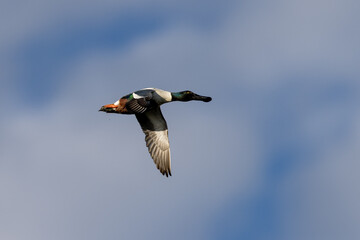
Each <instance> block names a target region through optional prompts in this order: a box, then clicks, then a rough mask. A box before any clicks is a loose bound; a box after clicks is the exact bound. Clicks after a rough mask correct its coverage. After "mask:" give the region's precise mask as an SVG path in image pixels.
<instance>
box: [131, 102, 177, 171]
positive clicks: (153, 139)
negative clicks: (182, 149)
mask: <svg viewBox="0 0 360 240" xmlns="http://www.w3.org/2000/svg"><path fill="white" fill-rule="evenodd" d="M135 116H136V118H137V120H138V122H139V123H140V126H141V128H142V130H143V132H144V133H145V141H146V146H147V147H148V150H149V153H150V155H151V157H152V159H153V160H154V163H155V164H156V167H157V168H158V169H159V170H160V172H161V173H162V174H163V175H166V176H167V177H168V175H170V176H171V159H170V144H169V137H168V129H167V124H166V121H165V119H164V116H163V115H162V113H161V110H160V107H156V108H153V109H151V110H149V111H147V112H144V113H142V114H136V115H135Z"/></svg>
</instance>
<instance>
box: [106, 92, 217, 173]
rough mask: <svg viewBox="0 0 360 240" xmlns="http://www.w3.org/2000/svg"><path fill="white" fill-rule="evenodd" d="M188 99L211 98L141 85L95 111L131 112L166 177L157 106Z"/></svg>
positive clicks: (166, 148)
mask: <svg viewBox="0 0 360 240" xmlns="http://www.w3.org/2000/svg"><path fill="white" fill-rule="evenodd" d="M191 100H199V101H203V102H210V101H211V97H206V96H200V95H198V94H195V93H193V92H191V91H182V92H168V91H164V90H161V89H157V88H144V89H141V90H139V91H136V92H133V93H130V94H128V95H126V96H124V97H122V98H120V99H119V100H117V101H116V102H115V103H113V104H108V105H104V106H102V107H101V108H100V110H99V111H103V112H106V113H120V114H135V116H136V119H137V120H138V122H139V123H140V126H141V128H142V130H143V132H144V133H145V141H146V146H147V147H148V150H149V153H150V155H151V157H152V159H153V160H154V163H155V164H156V167H157V168H158V169H159V170H160V172H161V173H162V174H163V175H166V177H168V175H170V176H171V160H170V145H169V138H168V128H167V124H166V121H165V119H164V116H163V115H162V113H161V110H160V105H162V104H164V103H168V102H173V101H182V102H187V101H191Z"/></svg>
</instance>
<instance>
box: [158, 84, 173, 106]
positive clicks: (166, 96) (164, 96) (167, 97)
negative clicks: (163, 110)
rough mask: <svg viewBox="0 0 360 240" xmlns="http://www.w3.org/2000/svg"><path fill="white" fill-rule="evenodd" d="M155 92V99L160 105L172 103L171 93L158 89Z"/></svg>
mask: <svg viewBox="0 0 360 240" xmlns="http://www.w3.org/2000/svg"><path fill="white" fill-rule="evenodd" d="M154 90H155V93H154V94H153V98H154V100H155V101H156V102H157V103H158V104H163V103H167V102H171V100H172V96H171V92H168V91H164V90H161V89H156V88H155V89H154Z"/></svg>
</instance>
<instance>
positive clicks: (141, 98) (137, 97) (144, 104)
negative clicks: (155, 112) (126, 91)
mask: <svg viewBox="0 0 360 240" xmlns="http://www.w3.org/2000/svg"><path fill="white" fill-rule="evenodd" d="M130 96H132V97H131V98H130V100H128V101H127V102H126V108H127V109H128V110H130V111H132V112H133V113H135V114H141V113H144V112H145V111H146V110H149V109H150V108H152V107H153V106H152V105H153V102H152V101H151V99H152V92H151V91H149V90H147V91H144V90H140V91H137V92H134V93H132V94H131V95H130Z"/></svg>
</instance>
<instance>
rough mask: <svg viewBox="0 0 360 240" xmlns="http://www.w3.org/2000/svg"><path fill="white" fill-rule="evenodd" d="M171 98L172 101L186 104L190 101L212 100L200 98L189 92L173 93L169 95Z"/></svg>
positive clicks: (204, 97)
mask: <svg viewBox="0 0 360 240" xmlns="http://www.w3.org/2000/svg"><path fill="white" fill-rule="evenodd" d="M171 96H172V100H173V101H182V102H188V101H191V100H197V101H203V102H210V101H211V100H212V98H211V97H206V96H201V95H198V94H196V93H194V92H192V91H189V90H186V91H182V92H174V93H171Z"/></svg>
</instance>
